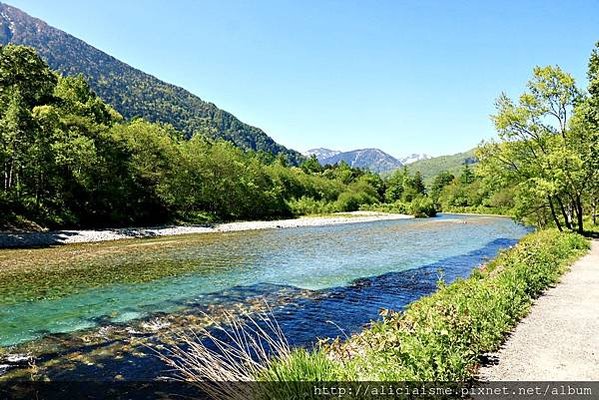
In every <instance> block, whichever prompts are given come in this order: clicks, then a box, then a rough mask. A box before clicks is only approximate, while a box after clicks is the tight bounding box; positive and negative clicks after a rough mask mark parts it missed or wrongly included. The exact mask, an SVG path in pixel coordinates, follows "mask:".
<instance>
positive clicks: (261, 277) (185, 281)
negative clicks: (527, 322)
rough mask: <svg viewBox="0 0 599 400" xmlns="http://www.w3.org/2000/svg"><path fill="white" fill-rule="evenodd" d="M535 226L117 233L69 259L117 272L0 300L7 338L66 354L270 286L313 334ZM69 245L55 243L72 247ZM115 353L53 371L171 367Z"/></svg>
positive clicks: (446, 221)
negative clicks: (93, 334)
mask: <svg viewBox="0 0 599 400" xmlns="http://www.w3.org/2000/svg"><path fill="white" fill-rule="evenodd" d="M526 232H527V230H526V228H524V227H522V226H520V225H517V224H515V223H513V222H512V221H510V220H509V219H505V218H493V217H473V216H472V217H471V216H455V215H444V216H440V217H437V218H433V219H422V220H398V221H378V222H370V223H358V224H345V225H331V226H323V227H305V228H290V229H280V230H263V231H252V232H235V233H226V234H225V233H214V234H203V235H195V236H184V237H178V238H176V239H173V238H159V239H150V240H138V241H135V242H134V243H132V242H131V241H123V242H118V243H113V244H111V246H112V247H111V248H110V249H111V250H110V251H106V248H105V247H94V246H93V245H88V246H87V247H86V246H83V247H79V248H78V250H77V251H78V252H79V253H77V254H80V253H81V252H83V253H85V254H86V256H85V258H84V259H80V258H77V257H79V256H77V257H74V256H72V255H70V256H69V257H67V258H66V259H67V261H66V262H65V263H66V264H65V268H69V267H73V265H72V264H73V263H80V264H82V265H83V266H84V267H85V268H95V269H97V270H98V271H108V272H110V273H112V274H113V275H114V276H116V278H114V279H113V278H111V279H104V276H103V274H99V275H98V276H100V275H102V276H101V277H100V278H98V279H96V280H95V281H93V279H91V280H92V281H93V282H91V283H90V280H86V279H85V275H83V277H82V279H80V280H78V279H64V280H63V281H64V284H62V283H60V282H56V283H53V286H55V287H53V288H51V289H53V290H51V291H49V293H50V295H47V296H44V297H41V298H40V296H39V295H38V294H37V292H35V293H36V294H35V295H32V294H30V293H28V292H27V291H24V290H23V289H22V287H23V286H22V285H21V286H18V290H17V289H14V290H15V293H14V294H13V295H12V297H11V296H8V295H6V296H5V297H4V298H5V299H12V300H11V303H10V304H9V303H8V300H6V304H5V305H3V306H2V308H1V309H0V346H3V347H5V348H6V347H8V346H14V345H19V344H21V346H25V345H31V344H36V343H41V344H44V345H40V346H38V347H36V348H37V349H40V348H41V349H42V350H39V351H40V352H41V353H43V352H44V350H43V349H44V347H45V348H46V350H45V351H47V348H48V346H47V345H46V344H45V343H47V342H48V341H51V342H52V343H53V345H55V344H56V342H61V344H62V347H61V349H60V352H59V353H56V352H53V353H51V355H48V354H46V356H45V357H46V359H48V360H49V359H51V358H56V357H65V358H66V356H65V355H66V354H68V353H69V352H71V353H72V352H73V351H74V350H73V348H74V347H75V345H74V344H73V343H78V345H77V346H78V348H77V349H76V350H77V352H78V354H81V353H84V354H85V353H91V352H94V351H96V348H95V347H94V348H91V347H90V346H88V347H89V348H86V345H85V344H81V341H80V340H79V339H77V340H75V339H74V338H77V337H78V336H82V335H83V333H78V332H79V331H81V332H84V333H87V332H90V331H94V330H96V331H97V330H98V329H99V328H101V327H112V326H127V325H133V324H135V322H134V321H133V320H140V319H141V320H144V318H145V319H146V320H148V319H151V318H153V317H155V316H156V315H159V316H161V317H165V316H168V317H169V318H170V319H169V321H170V322H169V323H171V324H174V325H177V324H181V325H184V324H185V323H186V322H177V321H178V318H179V317H177V316H189V315H193V314H194V313H195V312H196V311H197V310H202V311H203V310H206V309H207V307H210V306H220V307H223V308H224V309H226V308H227V307H228V306H229V305H233V304H242V305H243V304H245V303H248V302H249V301H250V300H255V299H258V298H263V297H267V298H269V304H274V305H275V306H276V308H275V315H276V317H277V319H278V320H279V322H280V323H281V325H282V327H283V330H284V331H285V333H286V334H287V336H288V338H289V339H290V342H291V343H292V344H293V345H302V346H310V345H311V344H313V343H314V342H315V340H316V338H317V337H331V336H337V335H340V334H342V333H344V334H349V333H352V332H355V331H357V330H359V329H360V328H361V327H362V326H363V325H364V324H365V323H367V322H368V321H370V320H372V319H375V318H377V315H378V311H379V310H380V309H381V308H393V309H399V308H402V307H405V306H406V305H407V304H408V303H410V302H411V301H413V300H415V299H417V298H418V297H421V296H422V295H425V294H428V293H431V292H432V291H434V290H435V287H436V282H437V280H438V279H439V269H442V270H443V276H444V278H445V279H446V280H447V281H451V280H453V279H455V278H457V277H460V276H467V275H468V274H469V273H470V271H471V270H472V268H474V267H476V266H477V265H479V264H480V263H482V262H484V260H485V259H487V258H491V257H493V256H495V255H496V253H497V252H498V251H499V250H500V249H502V248H505V247H508V246H510V245H512V244H514V243H516V242H517V240H518V239H519V238H520V237H522V236H523V235H524V234H525V233H526ZM115 246H116V248H115ZM68 247H69V246H66V247H64V248H59V249H56V250H54V251H58V252H60V251H64V252H67V251H70V250H69V248H68ZM100 248H101V249H102V251H100V250H98V249H100ZM63 249H64V250H63ZM94 249H96V250H94ZM35 251H38V252H41V251H44V250H35ZM96 253H97V254H96ZM12 254H14V255H15V256H16V255H18V254H20V253H16V252H15V253H12ZM68 260H71V261H68ZM56 268H57V267H56ZM146 269H148V270H152V271H154V272H155V271H160V272H161V274H162V273H164V276H163V275H161V274H158V275H156V276H157V277H156V278H152V279H150V280H148V281H146V280H144V279H137V278H136V279H132V278H130V275H132V276H138V275H140V274H142V275H143V272H144V270H146ZM84 270H85V269H84ZM77 271H80V270H77ZM115 271H117V273H115ZM165 271H167V273H165ZM108 272H107V273H108ZM77 273H80V272H77ZM32 276H38V275H32ZM153 276H154V275H152V277H153ZM61 285H62V286H64V287H62V286H61ZM30 286H31V287H34V286H35V282H31V283H30ZM14 287H15V288H17V286H14ZM27 287H29V286H27ZM7 288H8V290H11V289H12V288H13V286H10V285H8V286H7ZM32 293H33V292H32ZM28 296H29V297H28ZM23 299H25V300H23ZM181 318H183V317H181ZM185 318H187V317H185ZM184 321H185V320H184ZM149 336H150V340H153V339H152V335H149ZM57 338H58V339H57ZM65 343H66V345H65ZM117 347H118V346H117ZM107 353H110V352H109V351H108V352H104V353H103V354H104V355H105V356H106V354H107ZM107 357H108V356H107ZM100 358H102V357H100ZM108 358H109V359H110V361H106V360H104V362H102V363H100V362H96V361H97V358H94V360H95V361H94V362H86V363H79V364H77V365H76V367H74V368H71V367H69V368H67V372H65V371H64V370H55V371H54V372H53V373H48V375H49V376H52V377H53V378H55V379H60V378H64V379H68V378H69V377H70V378H72V377H73V376H75V377H79V378H85V377H89V376H94V377H95V378H97V377H103V378H105V379H111V378H113V377H114V376H115V375H120V376H123V377H124V378H125V379H138V380H139V379H152V378H155V377H156V376H158V375H160V373H161V364H160V362H159V361H158V360H157V359H156V358H153V357H144V356H141V357H133V356H123V357H119V358H117V359H114V357H112V358H110V357H108ZM96 364H101V365H102V366H101V368H98V366H97V365H96Z"/></svg>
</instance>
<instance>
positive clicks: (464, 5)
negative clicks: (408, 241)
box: [6, 0, 599, 156]
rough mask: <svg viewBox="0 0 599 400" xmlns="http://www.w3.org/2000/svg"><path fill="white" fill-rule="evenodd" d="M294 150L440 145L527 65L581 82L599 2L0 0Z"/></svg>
mask: <svg viewBox="0 0 599 400" xmlns="http://www.w3.org/2000/svg"><path fill="white" fill-rule="evenodd" d="M6 1H7V2H8V3H9V4H11V5H14V6H16V7H19V8H21V9H22V10H24V11H26V12H28V13H29V14H31V15H33V16H36V17H38V18H41V19H44V20H45V21H46V22H48V23H49V24H50V25H53V26H55V27H58V28H60V29H62V30H64V31H66V32H68V33H70V34H73V35H75V36H77V37H79V38H80V39H83V40H85V41H86V42H88V43H90V44H92V45H93V46H95V47H97V48H99V49H101V50H103V51H105V52H107V53H109V54H111V55H113V56H115V57H117V58H119V59H121V60H123V61H125V62H127V63H128V64H130V65H132V66H134V67H137V68H139V69H141V70H143V71H145V72H148V73H151V74H153V75H155V76H157V77H158V78H160V79H163V80H165V81H167V82H171V83H174V84H177V85H179V86H182V87H184V88H186V89H188V90H190V91H191V92H193V93H194V94H197V95H199V96H200V97H201V98H202V99H204V100H208V101H211V102H213V103H215V104H216V105H218V106H219V107H220V108H223V109H225V110H227V111H230V112H232V113H233V114H235V115H236V116H237V117H239V118H240V119H241V120H242V121H244V122H247V123H249V124H252V125H255V126H258V127H260V128H262V129H264V130H265V131H266V132H267V133H268V134H269V135H270V136H272V137H273V138H274V139H275V140H277V141H278V142H280V143H282V144H284V145H286V146H288V147H292V148H295V149H297V150H300V151H304V150H307V149H309V148H312V147H329V148H334V149H341V150H350V149H355V148H364V147H379V148H381V149H383V150H385V151H387V152H388V153H390V154H392V155H395V156H400V155H404V154H409V153H412V152H419V153H422V152H423V153H429V154H432V155H440V154H449V153H455V152H459V151H463V150H466V149H469V148H472V147H474V146H475V145H476V144H478V143H479V142H480V141H481V139H483V138H489V137H492V136H493V135H494V130H493V126H492V124H491V122H490V120H489V115H490V114H491V113H492V112H493V101H494V99H495V98H496V97H497V96H498V95H499V94H500V92H501V91H506V92H507V93H508V94H509V95H511V96H516V95H518V94H520V92H521V91H522V90H523V88H524V84H525V83H526V81H527V79H528V77H529V76H530V72H531V70H532V68H533V66H534V65H547V64H558V65H560V66H561V67H562V68H564V69H565V70H567V71H569V72H570V73H572V74H573V75H574V76H575V78H577V81H578V82H579V84H580V85H582V86H586V81H585V77H586V65H587V61H588V57H589V55H590V52H591V49H592V47H593V45H594V43H595V42H596V41H599V1H596V0H587V1H583V0H570V1H561V0H544V1H504V0H502V1H483V0H480V1H459V0H452V1H410V2H407V1H398V0H390V1H376V0H372V1H367V0H363V1H350V0H347V1H341V0H339V1H327V0H311V1H292V0H289V1H286V0H277V1H262V0H248V1H239V0H235V1H226V0H222V1H221V0H213V1H192V0H170V1H164V0H163V1H160V2H157V1H149V0H146V1H141V0H127V1H124V0H119V1H114V0H102V1H96V2H88V1H76V0H53V1H51V2H49V1H42V0H6Z"/></svg>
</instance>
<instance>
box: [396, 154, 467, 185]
mask: <svg viewBox="0 0 599 400" xmlns="http://www.w3.org/2000/svg"><path fill="white" fill-rule="evenodd" d="M476 163H477V160H476V157H475V155H474V149H472V150H468V151H465V152H463V153H457V154H452V155H448V156H441V157H433V158H429V159H426V160H419V161H415V162H413V163H411V164H409V165H407V167H408V170H409V171H410V172H412V173H414V172H416V171H420V173H421V174H422V178H423V179H424V181H425V182H426V183H429V182H431V181H432V180H433V179H434V177H435V176H437V175H438V174H440V173H441V172H443V171H449V172H451V173H452V174H454V175H457V174H459V173H460V171H461V169H462V168H464V166H465V165H473V164H476Z"/></svg>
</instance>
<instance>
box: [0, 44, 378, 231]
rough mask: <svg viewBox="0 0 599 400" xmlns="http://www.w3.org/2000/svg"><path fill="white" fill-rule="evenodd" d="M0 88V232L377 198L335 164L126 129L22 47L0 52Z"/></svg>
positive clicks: (277, 212)
mask: <svg viewBox="0 0 599 400" xmlns="http://www.w3.org/2000/svg"><path fill="white" fill-rule="evenodd" d="M0 83H1V86H0V89H1V92H0V102H1V103H2V104H3V107H2V109H0V167H1V168H2V169H3V175H2V176H3V180H4V181H3V185H2V188H1V189H0V208H1V209H2V210H3V214H4V215H5V218H4V221H2V225H8V224H9V222H10V221H19V220H20V218H21V217H22V216H25V217H26V218H27V219H30V220H34V221H37V222H39V223H41V224H43V225H46V226H50V227H61V226H81V225H86V226H95V225H125V224H133V223H144V224H145V223H158V222H163V221H176V220H179V221H192V222H206V221H214V220H217V219H219V220H231V219H255V218H275V217H285V216H290V215H292V213H293V214H304V213H314V212H316V213H322V212H333V211H351V210H357V209H358V208H359V207H360V206H361V205H362V204H370V203H374V202H377V201H379V200H380V193H381V192H382V190H383V189H382V186H383V182H382V180H381V179H380V178H379V177H378V176H376V175H373V174H371V173H368V172H365V171H360V170H356V169H353V168H350V167H349V166H348V165H347V164H345V165H340V166H332V167H327V168H326V169H325V168H323V167H322V166H320V164H318V162H315V160H314V159H311V160H307V161H306V162H305V163H304V164H303V165H302V168H296V167H289V166H288V159H287V158H286V157H284V156H283V155H279V156H277V157H272V156H268V154H266V153H264V152H257V153H256V152H251V151H250V152H246V151H243V150H241V149H239V148H237V147H235V146H234V145H233V144H231V143H229V142H226V141H220V140H217V141H211V140H208V139H206V138H204V137H202V136H200V135H196V136H194V137H193V138H191V139H190V140H187V139H185V137H184V135H183V134H181V133H179V132H178V131H177V130H176V129H174V128H173V127H172V126H171V125H167V124H159V123H151V122H148V121H146V120H143V119H139V118H138V119H134V120H131V121H126V120H124V119H123V117H121V116H120V115H119V114H118V113H117V112H116V111H115V110H113V109H112V108H111V107H110V106H108V105H106V104H105V103H104V102H103V101H102V100H100V98H99V97H97V96H96V95H95V94H94V93H93V92H92V91H91V88H90V87H89V86H88V85H87V83H86V81H85V80H84V79H83V78H82V77H80V76H76V77H60V76H56V75H55V74H54V73H52V72H51V71H50V70H49V68H48V67H47V66H46V65H45V64H44V63H43V62H42V61H41V60H40V59H39V58H38V57H37V56H36V55H35V53H34V52H33V50H31V49H30V48H25V47H19V46H13V45H9V46H6V47H2V48H0ZM9 220H10V221H9Z"/></svg>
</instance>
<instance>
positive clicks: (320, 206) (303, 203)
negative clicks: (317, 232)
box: [287, 196, 338, 215]
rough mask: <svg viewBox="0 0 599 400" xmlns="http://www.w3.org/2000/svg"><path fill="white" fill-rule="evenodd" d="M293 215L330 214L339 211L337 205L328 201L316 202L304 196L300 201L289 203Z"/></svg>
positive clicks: (293, 200) (295, 200) (290, 201)
mask: <svg viewBox="0 0 599 400" xmlns="http://www.w3.org/2000/svg"><path fill="white" fill-rule="evenodd" d="M287 205H288V206H289V208H290V209H291V212H292V213H293V215H308V214H329V213H332V212H335V211H338V210H337V208H336V207H335V203H331V202H328V201H326V200H315V199H314V198H312V197H307V196H303V197H300V198H299V199H291V200H288V201H287Z"/></svg>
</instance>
